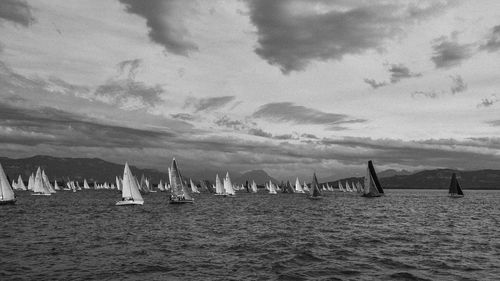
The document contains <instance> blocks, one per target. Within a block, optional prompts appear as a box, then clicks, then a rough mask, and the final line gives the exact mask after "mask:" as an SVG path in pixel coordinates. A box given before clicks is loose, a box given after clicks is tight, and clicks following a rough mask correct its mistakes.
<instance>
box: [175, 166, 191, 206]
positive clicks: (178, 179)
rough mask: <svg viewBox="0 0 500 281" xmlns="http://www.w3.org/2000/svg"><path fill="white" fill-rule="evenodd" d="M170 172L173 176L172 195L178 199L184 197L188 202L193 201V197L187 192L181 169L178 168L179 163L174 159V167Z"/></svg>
mask: <svg viewBox="0 0 500 281" xmlns="http://www.w3.org/2000/svg"><path fill="white" fill-rule="evenodd" d="M170 171H171V174H172V175H171V177H172V182H171V189H170V194H171V195H173V196H176V197H184V198H185V199H187V200H191V199H192V197H191V195H190V194H189V192H188V191H187V188H186V185H185V184H184V182H183V181H182V176H181V173H180V171H179V168H178V167H177V162H176V161H175V158H174V159H172V167H171V168H170Z"/></svg>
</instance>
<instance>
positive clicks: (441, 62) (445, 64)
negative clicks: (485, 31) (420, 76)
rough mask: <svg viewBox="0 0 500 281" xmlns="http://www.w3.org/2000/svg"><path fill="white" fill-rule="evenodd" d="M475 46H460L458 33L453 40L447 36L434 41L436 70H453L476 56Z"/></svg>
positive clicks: (453, 35) (433, 58) (433, 57)
mask: <svg viewBox="0 0 500 281" xmlns="http://www.w3.org/2000/svg"><path fill="white" fill-rule="evenodd" d="M473 46H474V45H473V44H459V43H458V42H457V35H456V33H454V34H452V36H451V38H448V37H446V36H443V37H440V38H437V39H435V40H434V41H433V45H432V49H433V50H434V54H433V56H432V58H431V59H432V61H433V62H434V64H435V66H436V68H451V67H454V66H458V65H460V64H461V63H462V61H464V60H466V59H469V58H470V57H472V56H473V55H474V52H473V51H474V50H473Z"/></svg>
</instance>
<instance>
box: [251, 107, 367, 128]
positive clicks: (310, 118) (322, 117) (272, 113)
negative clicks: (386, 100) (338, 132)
mask: <svg viewBox="0 0 500 281" xmlns="http://www.w3.org/2000/svg"><path fill="white" fill-rule="evenodd" d="M252 117H254V118H263V119H267V120H271V121H276V122H292V123H296V124H318V125H336V124H345V123H351V122H356V123H359V122H364V120H352V119H348V116H347V115H343V114H335V113H327V112H323V111H319V110H317V109H313V108H308V107H305V106H301V105H294V104H293V103H291V102H279V103H268V104H265V105H263V106H261V107H259V108H258V109H257V111H255V112H254V113H253V114H252Z"/></svg>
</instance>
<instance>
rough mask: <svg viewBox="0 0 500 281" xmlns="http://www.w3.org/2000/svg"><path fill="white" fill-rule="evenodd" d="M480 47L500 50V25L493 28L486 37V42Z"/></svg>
mask: <svg viewBox="0 0 500 281" xmlns="http://www.w3.org/2000/svg"><path fill="white" fill-rule="evenodd" d="M479 49H480V50H483V51H488V52H496V51H498V50H500V25H497V26H495V27H493V28H492V29H491V34H489V36H488V38H487V39H486V43H484V44H482V45H481V46H480V47H479Z"/></svg>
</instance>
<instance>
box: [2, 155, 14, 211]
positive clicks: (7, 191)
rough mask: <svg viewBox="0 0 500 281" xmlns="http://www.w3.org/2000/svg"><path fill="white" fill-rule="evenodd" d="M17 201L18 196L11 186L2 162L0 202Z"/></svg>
mask: <svg viewBox="0 0 500 281" xmlns="http://www.w3.org/2000/svg"><path fill="white" fill-rule="evenodd" d="M14 201H16V196H15V195H14V190H12V186H10V183H9V180H8V179H7V176H6V175H5V172H4V170H3V167H2V165H1V164H0V202H4V204H6V203H5V202H14Z"/></svg>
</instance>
